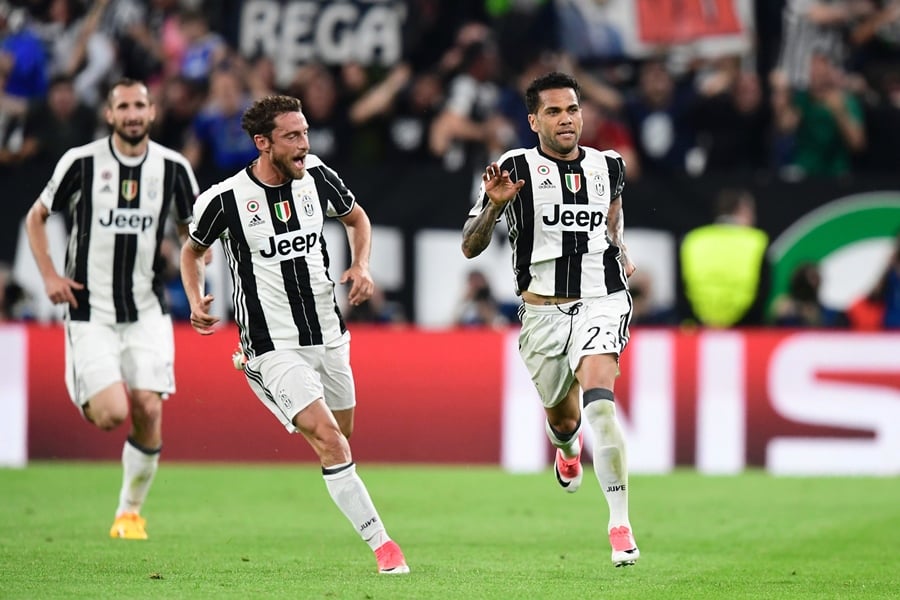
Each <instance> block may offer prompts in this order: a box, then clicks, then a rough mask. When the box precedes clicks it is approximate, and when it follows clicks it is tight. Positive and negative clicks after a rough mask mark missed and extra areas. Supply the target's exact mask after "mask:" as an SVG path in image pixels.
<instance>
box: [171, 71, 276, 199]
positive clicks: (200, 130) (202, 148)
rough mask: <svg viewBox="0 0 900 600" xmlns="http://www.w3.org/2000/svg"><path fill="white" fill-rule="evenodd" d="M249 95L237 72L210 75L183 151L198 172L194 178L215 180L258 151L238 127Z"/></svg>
mask: <svg viewBox="0 0 900 600" xmlns="http://www.w3.org/2000/svg"><path fill="white" fill-rule="evenodd" d="M249 105H250V98H249V96H248V95H247V92H246V90H245V89H244V86H243V82H242V81H241V79H240V77H238V75H237V73H235V72H234V71H231V70H218V71H216V72H215V73H213V75H212V79H211V80H210V86H209V97H208V99H207V102H206V104H205V106H204V107H203V109H202V110H201V111H200V114H198V115H197V117H196V118H195V119H194V122H193V127H192V135H191V136H190V137H189V138H188V141H187V143H186V144H185V146H184V150H183V153H184V155H185V156H186V157H187V159H188V160H189V161H190V162H191V166H193V167H194V170H195V171H196V172H197V179H198V180H200V183H201V187H203V182H206V183H215V182H217V181H221V180H222V179H224V178H225V177H227V176H228V174H230V173H233V172H234V171H239V170H241V169H242V168H243V167H246V166H247V165H249V164H250V163H251V162H252V161H253V160H254V159H255V158H256V157H257V155H258V154H259V153H258V151H257V150H256V145H255V144H254V143H253V140H251V139H250V136H248V135H247V133H246V132H245V131H244V130H243V129H242V128H241V115H242V114H243V112H244V110H245V109H246V108H247V107H248V106H249Z"/></svg>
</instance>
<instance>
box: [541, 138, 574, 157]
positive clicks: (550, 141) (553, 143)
mask: <svg viewBox="0 0 900 600" xmlns="http://www.w3.org/2000/svg"><path fill="white" fill-rule="evenodd" d="M578 138H579V136H577V135H576V136H575V141H574V142H572V143H566V144H561V143H560V142H559V141H558V140H557V139H556V137H555V136H551V137H547V138H544V147H545V148H546V149H548V150H552V151H553V152H554V153H555V154H558V155H559V156H568V155H569V154H570V153H571V152H572V151H573V150H575V149H576V148H577V147H578Z"/></svg>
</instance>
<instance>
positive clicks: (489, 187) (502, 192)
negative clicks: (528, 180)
mask: <svg viewBox="0 0 900 600" xmlns="http://www.w3.org/2000/svg"><path fill="white" fill-rule="evenodd" d="M481 181H483V182H484V193H485V194H487V197H488V200H490V201H491V203H493V204H497V205H503V204H506V203H507V202H509V201H510V200H512V199H513V198H515V197H516V194H518V193H519V190H521V189H522V186H524V185H525V180H524V179H520V180H519V181H515V182H514V181H513V180H512V179H511V178H510V176H509V171H501V170H500V165H498V164H497V163H495V162H492V163H491V164H489V165H488V166H487V167H485V169H484V173H482V174H481Z"/></svg>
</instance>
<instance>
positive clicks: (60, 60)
mask: <svg viewBox="0 0 900 600" xmlns="http://www.w3.org/2000/svg"><path fill="white" fill-rule="evenodd" d="M107 4H109V0H97V1H96V2H94V3H93V4H92V5H91V8H90V10H89V11H86V10H85V8H84V5H83V4H82V3H81V2H80V1H79V0H50V3H49V6H48V7H47V13H46V16H47V22H46V25H45V26H44V27H42V28H41V33H42V36H43V38H44V40H45V43H46V44H47V47H48V48H49V52H50V66H49V70H50V75H51V76H54V75H63V76H66V77H71V78H72V79H73V81H74V86H75V93H76V94H77V95H78V98H79V100H81V101H82V102H83V103H85V104H87V105H88V106H91V107H97V106H99V105H100V102H101V100H102V96H103V94H104V93H105V92H106V85H107V84H108V80H109V77H110V74H111V73H112V71H113V69H114V68H115V62H116V48H115V46H114V45H113V42H112V40H110V39H109V37H108V36H107V35H106V34H105V33H104V32H103V31H101V30H100V29H99V25H100V19H101V17H102V16H103V11H104V10H105V9H106V6H107Z"/></svg>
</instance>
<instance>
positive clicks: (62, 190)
mask: <svg viewBox="0 0 900 600" xmlns="http://www.w3.org/2000/svg"><path fill="white" fill-rule="evenodd" d="M198 191H199V190H198V187H197V180H196V179H195V177H194V172H193V171H192V170H191V166H190V163H188V161H187V159H186V158H184V157H183V156H182V155H181V154H179V153H177V152H175V151H174V150H170V149H169V148H166V147H165V146H161V145H160V144H157V143H155V142H150V144H149V146H148V150H147V152H146V154H144V156H140V157H128V156H121V155H119V154H117V153H116V152H115V151H114V150H113V145H112V137H111V136H109V137H105V138H102V139H99V140H95V141H93V142H91V143H89V144H85V145H84V146H79V147H77V148H72V149H71V150H69V151H68V152H66V153H65V154H64V155H63V156H62V157H61V158H60V159H59V162H58V163H57V164H56V168H55V170H54V171H53V175H52V176H51V178H50V181H49V182H48V183H47V185H46V186H45V187H44V190H43V191H42V192H41V195H40V201H41V202H42V203H43V204H44V206H46V207H47V209H48V210H49V211H50V212H51V213H56V212H67V213H68V217H69V222H70V231H69V244H68V249H67V251H66V265H65V273H66V276H67V277H69V278H71V279H74V280H75V281H77V282H79V283H82V284H84V289H82V290H72V291H73V293H74V294H75V299H76V300H77V301H78V308H73V307H71V306H69V307H68V318H70V319H72V320H75V321H92V322H97V323H129V322H133V321H136V320H138V318H139V317H140V316H141V315H142V314H151V313H153V314H159V313H161V312H162V313H168V310H169V309H168V303H167V301H166V298H165V290H164V286H165V280H164V270H165V259H164V258H163V257H162V256H161V254H160V246H161V244H162V240H163V236H164V234H165V221H166V218H167V217H168V216H169V215H170V214H171V215H172V217H173V218H174V219H175V220H176V221H177V222H178V223H182V224H183V223H187V222H188V221H189V220H190V218H191V207H192V205H193V203H194V198H196V196H197V193H198Z"/></svg>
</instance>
